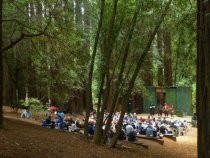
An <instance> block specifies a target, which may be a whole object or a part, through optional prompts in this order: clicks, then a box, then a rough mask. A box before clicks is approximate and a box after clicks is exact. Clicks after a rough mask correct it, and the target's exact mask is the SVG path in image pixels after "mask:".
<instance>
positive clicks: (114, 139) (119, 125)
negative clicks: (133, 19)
mask: <svg viewBox="0 0 210 158" xmlns="http://www.w3.org/2000/svg"><path fill="white" fill-rule="evenodd" d="M171 2H172V0H169V2H168V3H167V5H166V7H165V10H164V12H163V14H162V15H161V17H160V20H159V21H158V23H157V25H156V26H155V28H154V30H153V32H152V34H151V35H150V37H149V40H148V42H147V45H146V47H145V49H144V50H143V53H142V55H141V57H140V58H139V60H138V63H137V65H136V67H135V70H134V73H133V75H132V78H131V80H130V82H129V86H128V89H127V90H126V92H125V95H124V97H123V98H124V99H123V100H124V102H123V103H124V104H123V106H122V109H121V114H120V118H119V121H118V126H117V130H116V133H115V135H114V137H113V139H112V142H111V145H110V146H111V147H115V145H116V143H117V140H118V137H119V134H120V131H121V129H122V122H123V117H124V114H125V111H126V107H127V105H128V102H129V97H130V94H131V91H132V89H133V87H134V83H135V80H136V78H137V76H138V72H139V70H140V68H141V67H142V63H143V61H144V59H145V57H146V55H147V53H148V51H149V49H150V47H151V44H152V41H153V40H154V38H155V35H156V33H157V31H158V29H159V27H160V25H161V24H162V22H163V20H164V18H165V16H166V14H167V12H168V10H169V7H170V4H171ZM137 9H138V8H137Z"/></svg>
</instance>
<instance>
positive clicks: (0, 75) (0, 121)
mask: <svg viewBox="0 0 210 158" xmlns="http://www.w3.org/2000/svg"><path fill="white" fill-rule="evenodd" d="M2 7H3V0H1V1H0V127H1V126H2V125H3V85H4V83H3V70H4V68H3V51H2V46H3V41H2V31H3V30H2Z"/></svg>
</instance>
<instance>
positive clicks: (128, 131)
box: [125, 124, 134, 135]
mask: <svg viewBox="0 0 210 158" xmlns="http://www.w3.org/2000/svg"><path fill="white" fill-rule="evenodd" d="M131 131H134V128H133V126H132V125H130V124H128V125H127V126H126V127H125V133H126V135H128V134H129V133H130V132H131Z"/></svg>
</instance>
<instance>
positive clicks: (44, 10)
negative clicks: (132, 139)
mask: <svg viewBox="0 0 210 158" xmlns="http://www.w3.org/2000/svg"><path fill="white" fill-rule="evenodd" d="M103 3H104V4H103ZM139 3H140V4H139V6H138V5H137V2H136V1H134V0H131V1H129V2H127V1H124V0H121V1H112V0H107V1H106V2H103V1H88V0H75V1H74V0H59V1H58V0H52V1H42V0H30V1H28V0H20V1H13V0H8V1H4V3H3V20H2V22H3V52H4V53H3V56H4V61H3V64H4V79H3V80H4V97H3V99H4V104H5V105H12V106H16V105H17V104H18V101H19V100H20V99H25V98H26V97H34V98H38V99H40V100H42V101H43V102H45V103H46V102H49V100H50V101H51V102H52V103H54V104H58V105H64V104H65V105H71V106H72V107H71V108H73V109H72V110H74V111H77V112H81V110H82V109H76V108H78V107H81V108H82V107H83V106H85V105H83V104H85V103H84V99H85V91H86V92H87V89H88V84H89V81H90V78H89V75H90V71H92V72H91V73H92V77H91V78H92V79H91V82H90V83H91V90H92V94H93V103H98V100H99V96H101V95H103V96H104V95H105V90H104V89H105V88H106V89H109V91H114V90H116V87H120V94H119V96H118V97H120V96H123V93H124V92H125V91H126V87H128V85H129V82H130V80H131V78H132V75H133V74H132V73H133V72H134V70H135V66H136V65H137V63H138V60H139V58H141V56H142V54H143V53H144V51H145V49H148V50H147V53H146V54H147V55H146V56H145V57H144V61H142V66H141V68H140V70H139V73H138V75H137V79H136V81H135V85H134V89H133V90H132V93H144V90H145V89H144V86H193V88H194V89H193V90H194V91H195V81H196V31H195V30H196V8H195V2H194V1H192V2H191V1H188V0H187V1H173V2H172V3H171V5H170V8H169V9H168V10H167V13H166V14H167V15H166V17H165V19H164V20H163V21H162V22H161V24H160V26H159V28H158V30H157V31H156V33H155V36H154V37H153V38H152V43H151V44H150V46H149V48H146V47H147V45H148V42H149V40H150V37H151V36H152V34H153V32H154V29H155V27H156V26H157V24H158V23H159V20H160V18H161V14H165V13H163V12H164V9H165V6H166V3H168V2H167V1H162V0H161V1H155V2H154V1H139ZM102 5H103V6H102ZM136 6H138V8H137V7H136ZM102 7H103V8H102ZM136 11H138V13H137V15H136V16H137V17H134V16H135V15H134V14H135V12H136ZM101 12H103V13H101ZM101 14H102V15H101ZM134 20H135V22H134ZM93 64H94V65H93ZM91 66H93V68H91ZM122 67H123V68H122ZM91 69H92V70H91ZM121 71H122V72H121ZM121 73H122V74H121ZM119 77H120V81H119V80H118V79H119ZM117 82H120V83H117ZM101 84H102V85H103V86H101ZM117 84H119V85H117ZM108 85H109V86H108ZM107 87H109V88H107ZM101 88H102V89H101ZM89 91H90V90H89ZM102 91H103V92H102ZM100 93H103V94H100ZM109 93H112V94H113V93H114V92H109ZM145 93H146V92H145ZM194 97H195V96H194ZM86 100H87V99H86ZM109 102H110V99H109ZM74 105H75V106H74ZM78 105H80V106H78Z"/></svg>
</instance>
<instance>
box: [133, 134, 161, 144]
mask: <svg viewBox="0 0 210 158" xmlns="http://www.w3.org/2000/svg"><path fill="white" fill-rule="evenodd" d="M136 137H137V138H141V139H147V140H152V141H154V142H157V143H159V144H161V145H163V144H164V140H163V139H159V138H156V137H147V136H146V135H141V134H139V135H137V136H136Z"/></svg>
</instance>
